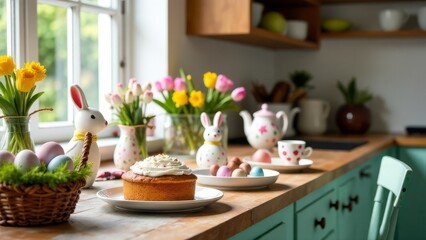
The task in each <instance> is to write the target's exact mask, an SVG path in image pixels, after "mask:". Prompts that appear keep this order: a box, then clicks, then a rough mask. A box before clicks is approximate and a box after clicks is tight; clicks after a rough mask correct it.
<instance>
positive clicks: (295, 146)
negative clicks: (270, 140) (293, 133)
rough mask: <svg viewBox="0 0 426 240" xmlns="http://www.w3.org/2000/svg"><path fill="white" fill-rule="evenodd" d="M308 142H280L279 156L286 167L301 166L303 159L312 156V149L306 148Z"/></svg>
mask: <svg viewBox="0 0 426 240" xmlns="http://www.w3.org/2000/svg"><path fill="white" fill-rule="evenodd" d="M305 145H306V142H305V141H302V140H281V141H278V155H279V156H280V158H281V160H282V162H283V164H284V165H299V161H300V160H301V159H304V158H307V157H309V156H311V154H312V151H313V150H312V148H311V147H306V148H305Z"/></svg>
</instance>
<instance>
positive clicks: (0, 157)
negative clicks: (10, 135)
mask: <svg viewBox="0 0 426 240" xmlns="http://www.w3.org/2000/svg"><path fill="white" fill-rule="evenodd" d="M13 160H15V156H13V154H12V153H10V152H8V151H6V150H0V167H1V166H3V164H5V163H13Z"/></svg>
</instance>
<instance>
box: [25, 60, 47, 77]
mask: <svg viewBox="0 0 426 240" xmlns="http://www.w3.org/2000/svg"><path fill="white" fill-rule="evenodd" d="M25 68H28V69H32V70H34V72H35V81H36V82H38V81H41V80H43V79H44V78H46V68H44V66H43V65H41V64H40V63H39V62H30V63H27V64H25Z"/></svg>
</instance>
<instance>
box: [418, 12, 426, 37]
mask: <svg viewBox="0 0 426 240" xmlns="http://www.w3.org/2000/svg"><path fill="white" fill-rule="evenodd" d="M417 20H418V21H419V27H420V28H421V29H422V30H424V31H426V7H421V8H420V9H419V12H418V13H417Z"/></svg>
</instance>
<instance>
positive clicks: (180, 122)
mask: <svg viewBox="0 0 426 240" xmlns="http://www.w3.org/2000/svg"><path fill="white" fill-rule="evenodd" d="M222 116H223V120H222V124H221V125H220V129H221V132H222V140H221V143H222V147H223V148H225V150H226V149H227V146H228V125H227V122H226V114H223V115H222ZM209 117H210V120H211V121H210V122H211V123H212V124H213V115H210V116H209ZM203 133H204V127H203V125H202V124H201V119H200V114H168V115H167V116H166V119H165V123H164V148H163V151H164V153H165V154H168V155H172V156H180V157H188V158H192V157H195V155H196V153H197V150H198V148H199V147H200V146H201V145H203V144H204V137H203Z"/></svg>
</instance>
